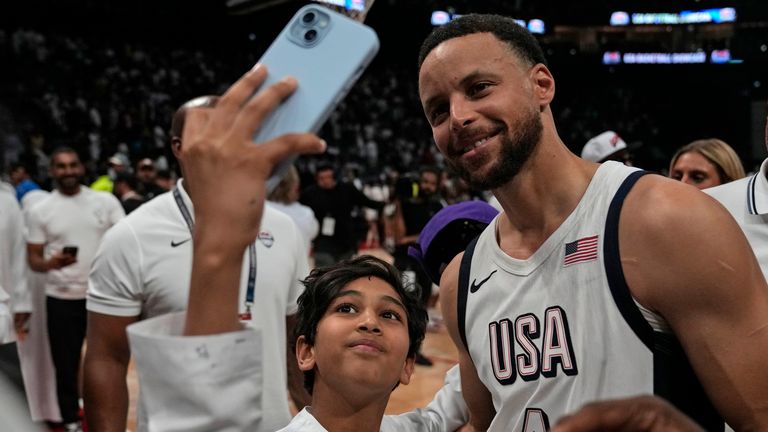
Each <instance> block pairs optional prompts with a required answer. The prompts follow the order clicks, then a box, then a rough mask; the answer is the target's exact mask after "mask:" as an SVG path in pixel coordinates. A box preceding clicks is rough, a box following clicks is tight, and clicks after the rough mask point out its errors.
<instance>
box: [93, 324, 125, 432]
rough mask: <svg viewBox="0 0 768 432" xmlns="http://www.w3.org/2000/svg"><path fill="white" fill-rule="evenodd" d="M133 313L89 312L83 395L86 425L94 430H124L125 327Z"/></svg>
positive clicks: (118, 431) (105, 431)
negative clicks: (115, 314)
mask: <svg viewBox="0 0 768 432" xmlns="http://www.w3.org/2000/svg"><path fill="white" fill-rule="evenodd" d="M137 320H138V317H136V316H127V317H121V316H114V315H105V314H100V313H96V312H88V333H87V341H88V342H87V343H88V350H87V351H86V353H85V362H84V377H83V378H84V381H83V390H84V392H83V393H84V394H83V398H84V400H85V415H86V418H87V420H88V426H89V427H90V428H91V429H93V430H96V431H103V432H112V431H114V432H123V431H125V427H126V418H127V413H128V385H127V384H126V381H125V377H126V374H127V373H128V362H129V361H130V358H131V351H130V348H129V346H128V337H127V335H126V332H125V328H126V327H127V326H128V325H129V324H132V323H134V322H136V321H137Z"/></svg>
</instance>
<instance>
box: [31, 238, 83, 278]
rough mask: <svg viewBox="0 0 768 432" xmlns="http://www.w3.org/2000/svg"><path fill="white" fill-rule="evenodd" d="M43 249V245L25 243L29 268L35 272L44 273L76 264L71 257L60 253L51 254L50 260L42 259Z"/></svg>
mask: <svg viewBox="0 0 768 432" xmlns="http://www.w3.org/2000/svg"><path fill="white" fill-rule="evenodd" d="M44 249H45V245H44V244H36V243H27V261H28V262H29V267H30V268H31V269H32V270H34V271H36V272H40V273H46V272H48V270H58V269H60V268H62V267H66V266H68V265H70V264H74V263H75V262H77V259H75V258H74V257H72V256H71V255H65V254H62V253H61V252H57V253H55V254H53V255H52V256H51V258H50V259H47V260H46V259H45V258H44V257H43V250H44Z"/></svg>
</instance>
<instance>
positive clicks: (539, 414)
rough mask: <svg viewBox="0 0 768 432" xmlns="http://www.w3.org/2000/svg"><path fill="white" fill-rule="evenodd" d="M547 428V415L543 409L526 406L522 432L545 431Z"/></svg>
mask: <svg viewBox="0 0 768 432" xmlns="http://www.w3.org/2000/svg"><path fill="white" fill-rule="evenodd" d="M548 430H549V417H547V413H545V412H544V410H541V409H539V408H528V409H526V410H525V423H523V432H547V431H548Z"/></svg>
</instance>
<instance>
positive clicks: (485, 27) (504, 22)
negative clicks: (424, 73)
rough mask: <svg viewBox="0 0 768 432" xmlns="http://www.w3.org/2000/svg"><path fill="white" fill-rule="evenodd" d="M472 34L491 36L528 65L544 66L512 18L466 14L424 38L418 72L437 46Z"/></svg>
mask: <svg viewBox="0 0 768 432" xmlns="http://www.w3.org/2000/svg"><path fill="white" fill-rule="evenodd" d="M474 33H491V34H493V35H494V36H495V37H496V38H498V39H499V40H500V41H503V42H506V43H507V45H509V48H510V49H511V50H512V51H513V52H514V53H515V54H517V56H518V57H519V58H520V59H521V60H523V61H524V62H525V63H526V64H527V65H528V66H533V65H535V64H538V63H541V64H544V65H546V64H547V59H546V57H545V56H544V51H542V49H541V45H539V42H538V41H537V40H536V38H535V37H533V35H532V34H531V32H529V31H528V30H527V29H525V28H524V27H523V26H521V25H519V24H517V23H516V22H515V21H514V20H513V19H512V18H508V17H504V16H501V15H492V14H470V15H464V16H461V17H459V18H457V19H455V20H453V21H451V22H449V23H448V24H445V25H443V26H440V27H437V28H435V29H434V30H432V33H430V34H429V36H427V38H426V39H425V40H424V42H423V43H422V45H421V50H420V51H419V69H421V66H422V64H424V59H425V58H427V56H428V55H429V53H430V52H432V50H433V49H435V47H436V46H438V45H440V44H441V43H443V42H445V41H447V40H449V39H454V38H457V37H462V36H466V35H470V34H474Z"/></svg>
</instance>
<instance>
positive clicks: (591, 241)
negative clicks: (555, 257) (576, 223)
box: [563, 235, 597, 266]
mask: <svg viewBox="0 0 768 432" xmlns="http://www.w3.org/2000/svg"><path fill="white" fill-rule="evenodd" d="M596 259H597V236H596V235H593V236H591V237H584V238H581V239H578V240H576V241H575V242H571V243H566V244H565V256H564V257H563V265H566V266H569V265H571V264H577V263H581V262H587V261H594V260H596Z"/></svg>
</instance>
